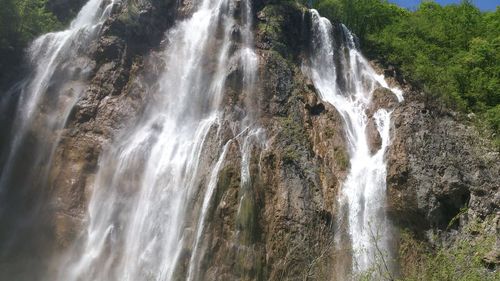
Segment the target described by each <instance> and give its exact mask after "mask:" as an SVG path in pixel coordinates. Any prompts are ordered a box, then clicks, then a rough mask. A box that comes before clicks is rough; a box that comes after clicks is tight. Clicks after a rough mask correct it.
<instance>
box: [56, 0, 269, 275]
mask: <svg viewBox="0 0 500 281" xmlns="http://www.w3.org/2000/svg"><path fill="white" fill-rule="evenodd" d="M196 5H197V8H196V10H195V12H194V13H193V15H192V16H190V17H189V18H187V19H185V20H183V21H180V22H178V23H177V25H176V26H174V27H173V28H172V29H171V30H170V31H169V32H168V33H167V35H166V38H167V40H168V43H167V46H166V48H165V50H164V51H163V52H162V56H163V60H164V65H165V69H164V71H163V74H162V75H160V77H159V81H158V86H157V89H156V90H155V92H153V93H149V95H150V96H151V101H150V103H149V104H148V105H147V107H146V109H145V110H144V114H143V116H142V117H141V118H140V120H139V121H138V122H137V124H136V125H135V126H134V127H133V128H131V129H129V130H125V131H124V132H123V135H122V136H121V137H118V138H117V141H116V142H115V143H114V144H113V145H112V146H110V147H109V148H108V149H107V150H106V151H105V152H104V153H103V155H102V156H101V159H100V161H99V170H98V173H97V177H96V181H95V184H94V187H93V195H92V198H91V201H90V205H89V208H88V211H89V215H88V225H87V229H86V230H85V233H84V234H83V235H82V238H81V241H79V242H77V243H76V244H75V246H74V248H73V249H71V250H70V251H69V252H68V255H67V256H66V257H65V259H66V262H65V265H64V266H62V267H60V268H61V271H60V272H59V274H58V277H57V278H56V279H58V280H64V281H71V280H79V281H80V280H92V281H99V280H102V281H110V280H120V281H122V280H123V281H125V280H130V281H138V280H173V279H175V280H177V279H179V278H182V279H186V280H200V279H201V278H202V277H201V275H200V270H201V269H200V268H201V263H202V261H203V252H204V251H203V249H202V245H201V244H202V243H201V242H202V236H203V234H204V232H205V231H206V230H205V221H206V216H207V213H208V212H209V210H210V208H212V207H211V201H212V197H213V194H214V191H215V188H216V186H217V179H218V174H219V170H220V169H221V166H222V164H223V162H224V161H225V158H226V155H227V153H228V149H229V147H230V146H231V145H232V144H233V143H234V142H237V143H239V144H240V146H241V144H243V145H242V149H241V150H242V154H243V156H242V158H243V159H245V158H246V156H245V155H248V154H249V153H250V152H249V150H250V149H251V145H248V144H247V143H248V142H250V141H253V138H254V136H255V135H256V134H257V135H258V134H259V132H260V130H259V129H258V128H254V125H253V124H252V121H251V119H252V118H251V116H250V115H251V114H247V117H244V118H242V119H240V120H227V116H225V113H224V109H223V108H222V107H221V102H222V100H223V98H224V88H225V84H226V83H225V82H226V77H227V75H228V74H229V72H230V71H231V68H239V69H242V75H241V76H242V81H241V84H242V91H243V92H244V93H245V94H246V96H248V93H249V92H251V91H252V87H253V84H254V80H255V71H256V67H257V57H256V55H255V53H254V52H253V50H252V41H253V40H252V37H251V30H250V28H251V9H250V2H249V1H248V0H247V1H244V2H243V3H242V2H238V1H229V0H203V1H202V2H200V3H197V4H196ZM235 30H239V31H238V32H239V33H240V34H241V40H236V41H234V40H233V39H234V33H235ZM243 111H245V112H246V110H245V109H243ZM226 121H228V122H229V123H231V124H233V126H232V127H231V129H233V132H234V136H235V137H233V138H231V139H229V140H227V139H225V138H224V136H223V131H224V126H225V125H224V124H225V122H226ZM246 165H248V164H245V163H242V170H246V169H247V168H245V167H246Z"/></svg>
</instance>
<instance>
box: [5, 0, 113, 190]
mask: <svg viewBox="0 0 500 281" xmlns="http://www.w3.org/2000/svg"><path fill="white" fill-rule="evenodd" d="M113 6H114V1H105V0H91V1H89V2H88V3H87V4H86V5H85V6H84V7H83V8H82V10H81V11H80V13H79V14H78V16H77V17H76V19H75V20H74V21H73V22H72V23H71V25H70V27H69V28H68V29H67V30H64V31H60V32H54V33H48V34H45V35H43V36H41V37H39V38H38V39H36V40H35V41H34V42H33V43H32V44H31V46H30V47H29V49H28V58H29V60H30V63H31V64H32V65H33V67H34V69H35V70H34V71H33V73H32V74H31V75H30V76H29V78H28V79H26V81H24V83H23V86H22V87H21V89H20V90H19V91H20V93H19V100H18V109H17V114H16V116H15V120H14V126H13V128H15V133H13V136H12V141H11V143H10V147H9V149H8V150H7V151H9V155H8V156H7V160H6V161H5V163H7V165H6V167H4V169H3V170H2V174H1V176H0V190H1V189H3V187H4V186H5V184H7V181H9V175H10V174H12V168H13V167H12V164H13V163H15V162H16V161H14V160H15V157H17V155H18V153H19V150H20V149H21V147H22V145H23V142H24V141H25V138H26V135H27V134H28V133H29V131H30V130H33V131H36V130H38V131H39V132H38V133H39V134H43V135H39V136H38V137H40V138H44V137H45V138H50V140H45V143H46V144H47V145H48V147H43V148H40V151H39V152H40V153H38V155H37V161H36V162H35V163H33V165H32V166H33V167H37V166H42V164H43V166H45V167H47V168H48V167H49V165H47V163H50V158H51V156H52V153H53V150H54V149H55V146H56V144H57V140H58V137H59V132H60V129H61V128H62V127H63V126H64V124H65V123H66V120H67V117H68V115H69V113H70V111H71V109H72V108H73V106H74V105H75V103H76V101H77V100H78V98H79V97H80V96H81V94H82V93H83V92H84V89H85V87H84V85H83V84H84V82H83V81H85V80H86V78H87V77H88V75H89V73H90V71H91V70H92V66H93V65H92V62H91V60H89V59H88V58H86V57H85V55H84V53H85V50H86V49H88V46H89V44H90V43H91V42H92V40H93V39H95V38H96V37H97V35H98V34H99V31H100V29H101V26H102V24H103V23H104V21H105V20H106V19H107V17H108V16H109V15H110V13H111V11H112V9H113ZM53 134H56V137H54V136H53ZM38 180H40V178H38Z"/></svg>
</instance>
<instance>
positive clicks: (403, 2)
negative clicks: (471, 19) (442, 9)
mask: <svg viewBox="0 0 500 281" xmlns="http://www.w3.org/2000/svg"><path fill="white" fill-rule="evenodd" d="M389 2H392V3H396V4H398V5H400V6H402V7H406V8H414V7H416V6H417V5H418V4H419V3H420V0H389ZM436 2H438V3H439V4H441V5H446V4H453V3H460V0H436ZM473 2H474V4H475V5H476V6H477V7H479V9H481V10H482V11H491V10H495V9H496V7H497V6H500V0H473Z"/></svg>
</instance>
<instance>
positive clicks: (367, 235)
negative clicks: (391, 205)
mask: <svg viewBox="0 0 500 281" xmlns="http://www.w3.org/2000/svg"><path fill="white" fill-rule="evenodd" d="M312 21H313V27H312V28H313V30H312V32H313V34H312V36H313V42H312V44H313V50H312V56H311V62H310V67H309V69H307V72H308V73H309V75H310V77H311V79H312V80H313V83H314V85H315V87H316V89H317V90H318V93H319V95H320V98H321V99H322V100H323V101H325V102H328V103H330V104H332V105H333V106H335V108H336V109H337V111H338V112H339V113H340V115H341V116H342V118H343V120H344V126H345V134H346V140H347V146H348V150H349V156H350V160H349V163H350V165H349V166H350V168H349V173H348V175H347V178H346V180H345V182H344V183H343V186H342V191H341V196H340V198H339V205H340V206H341V207H340V208H339V209H340V210H342V209H347V214H346V217H347V220H348V221H347V228H348V232H349V233H348V234H349V237H350V243H351V245H352V258H353V261H352V267H353V268H352V271H353V273H358V272H364V271H366V270H370V269H371V267H372V266H375V265H376V263H378V262H384V261H385V262H387V263H391V262H392V261H391V253H390V249H389V248H390V247H389V239H390V237H391V233H390V223H389V222H388V220H387V217H386V215H385V203H386V200H385V193H386V161H385V157H384V154H385V152H386V150H387V147H388V145H389V144H390V134H389V129H390V121H391V120H390V115H391V112H389V111H387V110H386V109H378V110H377V111H376V112H375V113H374V114H373V118H374V121H375V124H376V128H377V130H378V133H379V135H380V137H381V139H382V144H381V147H380V149H378V150H377V151H376V152H375V153H373V154H372V153H371V151H370V147H369V139H368V138H369V137H368V136H367V126H368V122H369V118H368V116H367V113H366V112H367V110H368V108H369V106H370V103H371V98H372V94H373V91H374V90H375V89H376V88H378V87H384V88H389V86H388V85H387V83H386V81H385V80H384V77H383V76H381V75H378V74H376V73H375V71H374V70H373V69H372V67H371V66H370V64H369V63H368V61H367V60H366V59H365V58H364V57H363V56H362V55H361V53H360V52H359V51H358V50H357V48H356V46H355V42H354V38H353V35H352V34H351V32H350V31H349V30H347V28H345V26H343V25H341V26H339V28H341V29H342V30H340V31H339V30H337V32H340V33H341V34H342V37H343V38H342V39H341V40H342V42H335V39H334V36H333V33H334V32H335V31H334V27H333V26H332V24H331V23H330V21H328V19H326V18H322V17H321V16H320V15H319V14H318V12H317V11H315V10H312ZM335 46H338V47H335ZM391 90H392V91H393V93H394V94H395V95H396V96H397V98H398V100H399V101H401V100H402V99H403V97H402V92H401V91H400V90H398V89H391ZM343 206H346V208H345V207H343ZM339 225H342V223H339ZM381 255H382V256H383V257H382V256H381ZM381 258H384V261H381V260H380V259H381Z"/></svg>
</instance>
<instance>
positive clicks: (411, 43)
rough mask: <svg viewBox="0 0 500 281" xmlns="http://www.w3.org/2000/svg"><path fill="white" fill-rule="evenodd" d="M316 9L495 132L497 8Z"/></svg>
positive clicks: (344, 4) (344, 0)
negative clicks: (471, 113) (411, 9)
mask: <svg viewBox="0 0 500 281" xmlns="http://www.w3.org/2000/svg"><path fill="white" fill-rule="evenodd" d="M315 7H316V8H318V10H319V11H320V13H321V14H322V15H324V16H326V17H328V18H330V19H331V20H335V21H341V22H344V23H345V24H346V25H347V26H348V27H349V28H350V29H351V30H353V31H354V32H355V33H356V34H357V35H358V36H359V39H360V42H361V44H362V45H363V50H364V51H365V52H366V53H367V54H368V55H369V56H370V57H372V58H374V59H378V60H379V61H382V62H384V63H385V64H387V65H392V66H395V67H397V68H398V69H399V70H400V72H401V73H402V74H403V76H404V77H405V78H406V79H407V80H409V81H410V82H412V83H413V84H414V85H416V86H418V87H419V88H421V89H422V90H423V91H424V92H426V93H427V94H428V96H429V97H431V98H437V99H439V102H444V103H445V104H446V105H448V106H451V107H452V108H454V109H456V110H461V111H462V112H474V113H476V114H477V115H478V116H479V118H478V120H486V123H487V125H488V127H489V129H490V130H492V131H493V132H498V130H499V127H500V110H499V107H498V106H499V104H500V8H497V10H496V11H492V12H481V11H479V9H477V8H476V7H475V6H474V5H473V4H472V1H462V2H461V4H458V5H448V6H444V7H443V6H440V5H439V4H437V3H435V2H433V1H423V2H422V3H421V4H420V5H419V6H418V8H417V9H416V10H415V11H409V10H405V9H402V8H398V7H396V6H395V5H393V4H389V3H388V2H387V1H385V0H318V1H317V2H316V3H315ZM497 138H499V136H498V134H497Z"/></svg>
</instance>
